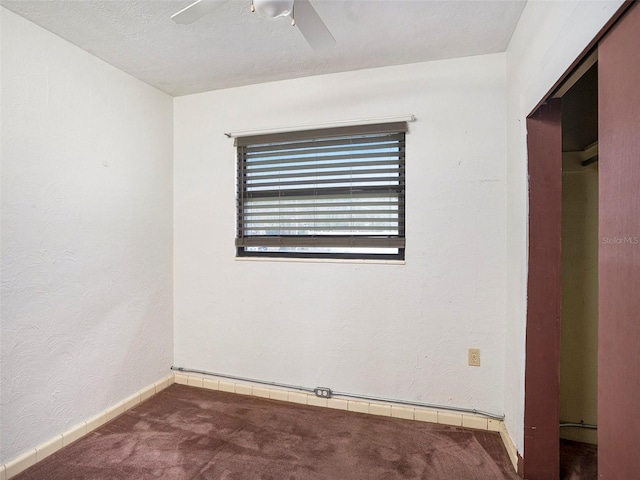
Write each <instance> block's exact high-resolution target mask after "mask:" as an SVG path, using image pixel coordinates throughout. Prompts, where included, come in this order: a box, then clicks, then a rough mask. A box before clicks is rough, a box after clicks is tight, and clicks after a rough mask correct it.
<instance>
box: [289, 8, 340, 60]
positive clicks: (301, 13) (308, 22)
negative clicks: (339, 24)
mask: <svg viewBox="0 0 640 480" xmlns="http://www.w3.org/2000/svg"><path fill="white" fill-rule="evenodd" d="M293 8H294V10H293V14H294V18H295V21H296V25H297V26H298V28H299V29H300V32H301V33H302V35H303V36H304V38H305V39H306V40H307V42H308V43H309V45H311V48H313V49H314V50H324V49H326V48H330V47H333V46H334V45H335V44H336V40H335V38H333V35H331V32H330V31H329V29H328V28H327V26H326V25H325V24H324V22H323V21H322V19H321V18H320V16H319V15H318V13H317V12H316V10H315V8H313V7H312V6H311V3H309V0H295V2H294V4H293Z"/></svg>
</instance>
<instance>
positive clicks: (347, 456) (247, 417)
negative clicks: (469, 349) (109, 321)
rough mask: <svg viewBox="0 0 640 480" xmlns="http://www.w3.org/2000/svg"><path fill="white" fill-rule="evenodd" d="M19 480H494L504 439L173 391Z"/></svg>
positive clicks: (508, 472) (504, 461)
mask: <svg viewBox="0 0 640 480" xmlns="http://www.w3.org/2000/svg"><path fill="white" fill-rule="evenodd" d="M15 478H16V480H32V479H46V480H72V479H95V480H98V479H105V480H106V479H109V480H114V479H136V480H141V479H157V478H161V479H167V480H173V479H176V480H177V479H180V480H182V479H216V480H217V479H219V480H245V479H246V480H258V479H260V480H267V479H272V480H276V479H278V480H280V479H286V480H329V479H330V480H336V479H339V480H340V479H363V480H364V479H367V480H375V479H379V480H395V479H425V480H427V479H428V480H438V479H444V480H455V479H461V480H476V479H477V480H490V479H511V480H515V479H517V478H518V477H517V476H516V474H515V473H514V472H513V469H512V467H511V465H510V462H509V458H508V456H507V453H506V451H505V449H504V446H503V445H502V442H501V439H500V436H499V435H498V434H497V433H495V432H487V431H481V430H470V429H465V428H460V427H450V426H445V425H434V424H429V423H422V422H414V421H409V420H401V419H394V418H387V417H376V416H372V415H365V414H359V413H353V412H344V411H338V410H332V409H328V408H317V407H311V406H306V405H296V404H291V403H285V402H276V401H271V400H263V399H260V398H255V397H250V396H242V395H235V394H230V393H224V392H217V391H212V390H205V389H200V388H196V387H187V386H184V385H172V386H171V387H169V388H167V389H165V390H163V391H162V392H160V393H158V394H157V395H155V396H154V397H152V398H150V399H149V400H147V401H146V402H144V403H142V404H140V405H138V406H136V407H135V408H133V409H131V410H129V411H127V412H126V413H124V414H123V415H121V416H119V417H118V418H116V419H114V420H112V421H111V422H109V423H107V424H105V425H103V426H102V427H100V428H98V429H96V430H94V431H93V432H91V433H90V434H89V435H87V436H86V437H84V438H83V439H81V440H79V441H77V442H75V443H73V444H71V445H69V446H68V447H65V448H64V449H62V450H59V451H58V452H56V453H55V454H53V455H52V456H50V457H48V458H46V459H45V460H43V461H42V462H40V463H38V464H36V465H34V466H33V467H31V468H29V469H28V470H25V471H24V472H23V473H22V474H20V475H18V476H17V477H15Z"/></svg>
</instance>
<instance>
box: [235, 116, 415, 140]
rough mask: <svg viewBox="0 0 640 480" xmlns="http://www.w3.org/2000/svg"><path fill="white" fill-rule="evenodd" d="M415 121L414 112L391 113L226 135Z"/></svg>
mask: <svg viewBox="0 0 640 480" xmlns="http://www.w3.org/2000/svg"><path fill="white" fill-rule="evenodd" d="M415 121H416V117H415V115H413V114H407V115H390V116H387V117H370V118H360V119H356V120H341V121H335V122H324V123H308V124H304V125H296V126H287V127H274V128H265V129H260V130H245V131H237V132H225V134H224V135H225V136H226V137H228V138H238V137H252V136H257V135H270V134H275V133H286V132H301V131H304V130H315V131H317V130H319V129H325V128H334V127H339V128H342V127H351V126H362V125H373V124H381V123H394V122H405V123H407V122H415Z"/></svg>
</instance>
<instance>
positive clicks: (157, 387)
mask: <svg viewBox="0 0 640 480" xmlns="http://www.w3.org/2000/svg"><path fill="white" fill-rule="evenodd" d="M174 378H175V376H174V374H173V373H171V374H169V375H167V376H165V377H163V378H161V379H160V380H158V381H157V382H154V383H152V384H150V385H147V386H146V387H144V388H142V389H141V390H138V391H137V392H136V393H134V394H133V395H131V396H129V397H127V398H125V399H122V400H121V401H119V402H116V403H115V404H114V405H112V406H111V407H109V408H107V410H105V411H104V412H101V413H99V414H97V415H95V416H94V417H91V418H89V419H86V420H83V421H82V422H80V423H79V424H78V425H75V426H73V427H71V428H70V429H68V430H66V431H65V432H62V433H60V434H58V435H56V436H55V437H53V438H51V439H49V440H47V441H46V442H44V443H41V444H40V445H38V446H36V447H34V448H32V449H30V450H27V451H26V452H24V453H22V454H21V455H19V456H18V457H16V458H14V459H13V460H11V461H9V462H7V463H5V464H4V465H0V480H9V479H11V478H13V477H15V476H16V475H18V474H19V473H22V472H23V471H24V470H26V469H27V468H29V467H31V466H33V465H35V464H36V463H38V462H40V461H41V460H44V459H45V458H47V457H48V456H49V455H51V454H53V453H55V452H56V451H58V450H60V449H61V448H62V447H65V446H67V445H69V444H71V443H72V442H75V441H76V440H79V439H80V438H82V437H84V436H86V435H87V434H89V433H91V432H92V431H93V430H95V429H96V428H98V427H99V426H100V425H103V424H104V423H106V422H108V421H109V420H112V419H114V418H115V417H117V416H118V415H120V414H122V413H124V412H126V411H127V410H129V409H130V408H133V407H134V406H136V405H138V404H139V403H141V402H144V401H145V400H147V399H149V398H150V397H152V396H153V395H155V394H156V393H158V392H160V391H161V390H164V389H165V388H167V387H168V386H169V385H171V384H172V383H174Z"/></svg>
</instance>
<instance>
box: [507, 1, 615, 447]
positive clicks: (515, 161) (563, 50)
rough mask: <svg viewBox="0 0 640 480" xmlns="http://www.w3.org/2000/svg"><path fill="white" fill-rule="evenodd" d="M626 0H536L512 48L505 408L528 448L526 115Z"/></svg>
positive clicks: (517, 436)
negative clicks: (554, 0)
mask: <svg viewBox="0 0 640 480" xmlns="http://www.w3.org/2000/svg"><path fill="white" fill-rule="evenodd" d="M621 4H622V0H598V1H586V0H581V1H558V2H549V1H538V0H529V1H528V2H527V5H526V6H525V9H524V11H523V13H522V16H521V17H520V21H519V22H518V26H517V27H516V30H515V32H514V34H513V37H512V39H511V43H510V44H509V48H508V50H507V79H508V80H507V85H508V87H507V88H508V96H507V102H508V115H507V146H508V148H507V180H508V182H507V205H508V208H507V232H508V236H507V259H508V261H507V266H508V267H507V322H506V325H507V329H506V372H505V373H506V377H505V413H506V425H507V429H508V431H509V433H510V435H511V437H512V438H513V440H514V441H515V443H516V446H517V448H518V451H519V452H520V453H522V448H523V443H524V437H523V419H524V361H525V348H524V345H525V331H526V308H527V307H526V301H527V300H526V287H527V255H528V253H527V224H528V220H527V219H528V205H527V203H528V187H527V146H526V134H527V133H526V117H527V115H529V114H530V113H531V111H532V110H533V108H535V106H536V105H537V104H538V102H539V101H540V100H541V99H542V98H543V96H544V95H545V94H546V92H548V91H549V89H550V88H551V87H552V86H553V85H554V83H555V82H556V81H557V80H558V79H559V78H560V77H561V75H562V74H563V73H564V72H565V71H566V70H567V69H568V68H569V66H570V65H571V64H572V63H573V61H574V60H575V59H576V58H577V57H578V55H579V54H580V53H581V52H582V50H583V49H584V48H585V47H586V46H587V45H588V44H589V42H590V41H591V40H592V39H593V38H594V37H595V35H596V34H597V33H598V32H599V31H600V30H601V29H602V27H603V26H604V25H605V24H606V23H607V21H608V20H609V19H610V18H611V16H612V15H613V14H614V13H615V11H616V10H617V9H618V7H619V6H620V5H621Z"/></svg>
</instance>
